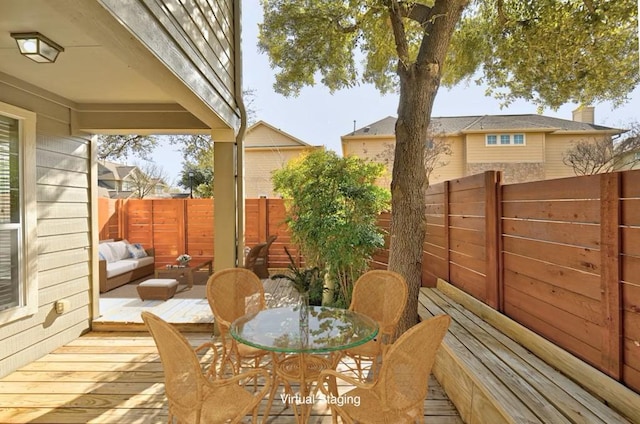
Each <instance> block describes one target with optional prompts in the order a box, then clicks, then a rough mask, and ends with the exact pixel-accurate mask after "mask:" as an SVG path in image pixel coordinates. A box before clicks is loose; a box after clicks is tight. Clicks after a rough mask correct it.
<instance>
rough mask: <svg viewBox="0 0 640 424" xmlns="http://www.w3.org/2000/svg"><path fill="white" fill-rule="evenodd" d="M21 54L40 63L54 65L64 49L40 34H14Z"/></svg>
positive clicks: (12, 34) (12, 35)
mask: <svg viewBox="0 0 640 424" xmlns="http://www.w3.org/2000/svg"><path fill="white" fill-rule="evenodd" d="M11 37H13V38H14V39H15V40H16V43H18V48H19V49H20V54H22V55H23V56H26V57H28V58H29V59H31V60H33V61H34V62H38V63H53V62H55V61H56V59H57V58H58V54H59V53H60V52H63V51H64V48H63V47H62V46H60V45H59V44H57V43H56V42H54V41H51V40H50V39H48V38H47V37H45V36H44V35H42V34H40V33H39V32H12V33H11Z"/></svg>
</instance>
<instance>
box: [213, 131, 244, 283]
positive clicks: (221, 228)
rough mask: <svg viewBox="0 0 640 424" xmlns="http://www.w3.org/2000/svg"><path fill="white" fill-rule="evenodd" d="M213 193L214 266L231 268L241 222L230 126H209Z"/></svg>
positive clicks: (234, 152)
mask: <svg viewBox="0 0 640 424" xmlns="http://www.w3.org/2000/svg"><path fill="white" fill-rule="evenodd" d="M211 137H212V139H213V140H214V143H213V152H214V153H213V170H214V178H213V195H214V200H213V202H214V214H215V220H214V250H215V253H214V256H215V257H214V261H213V263H214V269H215V270H216V271H219V270H221V269H226V268H233V267H235V266H237V265H236V264H237V263H238V261H237V259H238V255H237V252H238V243H237V240H238V235H239V234H242V233H243V231H242V229H241V230H238V228H239V225H241V220H239V218H238V217H239V216H240V214H241V211H242V209H241V208H238V204H239V199H242V197H240V196H242V191H241V190H240V191H239V190H238V182H239V181H238V177H237V175H238V172H237V163H238V162H237V161H238V155H237V150H238V149H237V146H236V143H235V134H234V132H233V130H213V131H212V133H211Z"/></svg>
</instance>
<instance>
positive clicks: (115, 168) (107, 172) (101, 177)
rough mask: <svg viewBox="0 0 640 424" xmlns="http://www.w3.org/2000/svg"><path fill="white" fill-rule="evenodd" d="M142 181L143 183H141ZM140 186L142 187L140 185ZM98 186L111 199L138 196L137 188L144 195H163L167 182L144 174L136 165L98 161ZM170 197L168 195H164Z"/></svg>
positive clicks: (148, 196) (146, 196)
mask: <svg viewBox="0 0 640 424" xmlns="http://www.w3.org/2000/svg"><path fill="white" fill-rule="evenodd" d="M141 181H142V182H144V183H141ZM141 186H142V187H141ZM98 187H100V188H104V189H105V190H101V193H105V196H102V197H110V198H112V199H127V198H129V197H133V198H139V197H140V196H139V193H138V192H139V189H141V188H142V189H143V190H144V192H145V193H144V197H145V198H150V197H165V196H163V195H164V194H165V193H167V189H168V186H167V183H166V182H165V181H164V180H162V179H158V178H151V179H149V177H147V176H145V175H144V172H143V171H142V170H141V169H140V168H138V167H137V166H131V165H120V164H117V163H114V162H107V161H99V162H98ZM166 197H170V196H166Z"/></svg>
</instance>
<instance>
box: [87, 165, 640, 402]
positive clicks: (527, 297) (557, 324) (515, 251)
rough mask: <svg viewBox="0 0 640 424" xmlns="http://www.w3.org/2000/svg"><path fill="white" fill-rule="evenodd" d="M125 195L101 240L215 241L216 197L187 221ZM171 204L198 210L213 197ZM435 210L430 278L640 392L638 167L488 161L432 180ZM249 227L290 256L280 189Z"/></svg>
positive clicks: (250, 239)
mask: <svg viewBox="0 0 640 424" xmlns="http://www.w3.org/2000/svg"><path fill="white" fill-rule="evenodd" d="M100 201H101V202H105V201H107V202H114V201H110V200H109V199H100ZM120 202H121V203H119V204H117V203H116V204H117V205H119V206H117V207H116V206H113V205H104V204H102V203H101V204H100V205H99V211H100V213H101V214H102V213H104V211H107V212H111V215H110V216H108V217H104V216H100V225H101V237H100V238H101V239H105V238H112V237H124V238H128V239H129V240H130V241H132V242H142V243H143V244H144V245H145V247H151V246H154V247H156V255H157V256H158V255H159V257H162V258H167V260H169V261H174V260H175V257H176V256H177V254H179V253H181V252H182V251H181V250H180V244H179V242H180V236H179V235H178V234H176V231H177V229H178V228H180V226H181V225H186V234H187V236H186V239H185V240H184V243H186V244H185V245H184V246H185V247H184V249H185V251H187V252H193V251H198V252H199V251H202V252H203V255H209V251H206V250H204V248H205V246H206V245H207V244H208V245H210V246H211V249H213V247H212V246H213V206H212V204H210V206H206V204H205V203H203V204H199V206H200V207H202V208H203V211H201V212H197V213H198V214H201V215H198V217H197V218H196V217H190V215H187V216H186V218H185V219H183V220H182V221H181V220H180V218H178V217H174V216H173V215H172V212H171V210H174V211H175V213H178V211H179V210H180V207H176V208H173V209H171V207H169V206H167V204H165V203H163V202H167V201H156V200H136V201H133V200H129V201H124V202H122V201H120ZM170 202H178V203H179V202H182V203H181V204H182V205H183V206H182V210H190V209H193V210H194V214H195V213H196V212H195V210H196V209H197V206H196V205H198V203H197V202H206V201H202V200H196V199H194V200H191V199H186V200H171V201H170ZM192 205H193V207H192ZM207 207H208V208H209V209H207ZM158 208H162V209H163V210H162V211H157V210H156V209H158ZM165 209H166V210H165ZM152 218H155V219H159V220H161V221H162V222H161V223H159V224H158V225H156V224H155V222H154V221H152ZM426 220H427V234H426V238H425V242H424V247H423V271H422V276H423V285H427V286H432V285H434V284H435V281H436V279H437V278H442V279H444V280H447V281H449V282H450V283H452V284H454V285H456V286H457V287H459V288H461V289H462V290H464V291H466V292H467V293H469V294H471V295H473V296H474V297H476V298H478V299H479V300H481V301H483V302H485V303H487V304H488V305H490V306H492V307H493V308H495V309H497V310H499V311H501V312H503V313H504V314H506V315H508V316H509V317H511V318H512V319H514V320H515V321H517V322H519V323H521V324H522V325H524V326H526V327H528V328H530V329H531V330H533V331H536V332H537V333H539V334H541V335H543V336H544V337H546V338H548V339H549V340H552V341H553V342H554V343H556V344H557V345H559V346H561V347H563V348H564V349H566V350H568V351H570V352H572V353H573V354H575V355H576V356H578V357H580V358H582V359H583V360H585V361H586V362H588V363H590V364H592V365H593V366H595V367H596V368H598V369H600V370H602V371H603V372H605V373H607V374H608V375H610V376H611V377H612V378H615V379H617V380H619V381H622V382H623V383H624V384H626V385H627V386H628V387H630V388H631V389H633V390H635V391H636V392H639V393H640V171H625V172H621V173H612V174H601V175H594V176H585V177H575V178H565V179H558V180H546V181H539V182H531V183H523V184H510V185H502V184H501V183H500V174H499V173H497V172H495V171H489V172H486V173H484V174H481V175H475V176H471V177H467V178H462V179H458V180H453V181H447V182H444V183H441V184H437V185H434V186H431V187H430V188H429V189H428V191H427V193H426ZM194 221H196V222H197V223H198V224H200V221H201V222H209V221H210V222H211V226H210V227H208V228H209V229H210V233H209V232H208V231H209V230H207V229H206V228H204V227H201V228H199V229H198V230H192V229H190V228H189V227H190V226H192V225H196V224H195V223H194ZM390 221H391V216H390V215H389V214H386V213H385V214H382V215H381V216H380V219H379V225H380V226H381V227H382V228H383V229H385V230H387V231H388V229H389V227H390ZM181 222H182V223H181ZM163 225H164V226H163ZM167 225H168V226H174V227H175V229H176V230H175V231H173V230H171V229H170V228H167ZM123 226H124V227H123ZM207 226H208V224H207ZM246 229H247V231H246V240H247V245H248V246H252V245H254V244H256V243H258V242H263V241H265V240H266V237H267V236H268V235H272V234H275V235H278V239H277V240H276V242H275V243H274V244H273V245H272V248H271V249H270V251H269V266H270V267H274V268H277V267H285V266H286V265H287V258H286V255H285V254H284V246H287V247H291V246H292V244H291V239H290V234H289V232H288V230H287V226H286V224H284V202H283V201H282V200H281V199H248V200H247V201H246ZM183 230H184V229H183ZM193 231H195V232H196V235H197V237H196V235H194V234H193ZM170 234H173V235H172V236H171V237H174V240H175V241H174V242H170V240H169V239H170ZM194 237H195V238H196V239H197V240H198V241H197V243H196V242H194V244H191V242H190V241H189V240H192V239H193V238H194ZM174 245H175V246H178V247H177V248H176V250H171V249H172V248H173V246H174ZM159 248H160V249H161V251H160V252H158V249H159ZM388 248H389V246H388V241H387V244H386V245H385V248H384V249H382V250H381V251H379V252H377V253H376V254H375V255H374V258H373V262H372V266H373V267H374V268H386V267H387V263H388V257H389V253H388ZM194 249H195V250H194ZM198 249H200V250H198ZM165 250H169V251H171V253H166V252H165ZM292 253H294V255H295V257H296V258H297V252H295V251H292ZM210 255H213V250H211V253H210ZM167 263H168V262H167Z"/></svg>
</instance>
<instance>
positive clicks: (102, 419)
mask: <svg viewBox="0 0 640 424" xmlns="http://www.w3.org/2000/svg"><path fill="white" fill-rule="evenodd" d="M186 336H187V338H188V339H189V341H190V343H191V344H192V345H193V346H196V345H199V344H200V343H201V342H203V341H205V340H211V336H210V334H208V333H186ZM70 350H71V351H70ZM132 350H135V351H136V352H134V353H132V352H131V351H132ZM200 359H201V362H202V363H203V364H206V363H207V362H208V361H209V360H210V355H209V354H208V353H205V354H203V355H201V356H200ZM341 387H343V388H345V389H347V388H348V386H341ZM0 405H2V408H0V422H2V423H25V422H33V423H124V422H127V423H129V422H136V423H145V424H146V423H166V421H167V409H166V400H165V396H164V384H163V372H162V364H161V363H160V359H159V356H158V354H157V351H156V349H155V344H154V342H153V339H152V338H151V336H150V335H148V334H147V333H144V332H135V333H133V332H122V333H108V332H91V333H88V334H86V335H84V336H82V337H80V338H79V339H77V340H75V341H73V342H71V343H70V344H69V345H66V346H63V347H61V348H59V349H56V350H55V351H53V352H52V353H50V354H48V355H46V356H45V357H43V358H42V359H40V360H38V361H36V362H33V363H31V364H29V365H27V366H25V367H23V368H21V369H19V370H17V371H16V372H14V373H12V374H9V375H8V376H6V377H5V378H3V379H0ZM265 405H266V400H265V401H263V402H262V404H261V407H260V413H262V411H263V410H264V408H265ZM425 420H426V423H428V424H460V423H462V421H461V420H460V417H459V415H458V414H457V411H456V409H455V407H454V406H453V404H452V403H451V402H450V401H449V400H448V399H447V397H446V395H445V393H444V392H443V390H442V388H441V387H440V386H439V384H438V383H437V381H435V379H433V378H432V379H431V381H430V386H429V395H428V398H427V400H425ZM245 421H246V422H250V420H249V419H248V418H247V419H246V420H245ZM293 422H295V420H294V417H293V414H292V411H291V408H286V407H284V405H283V404H282V402H281V401H280V396H279V395H276V399H275V400H274V405H273V407H272V411H271V417H270V419H269V420H268V423H269V424H290V423H293ZM330 422H331V414H330V411H329V409H328V408H327V406H326V404H324V403H323V402H321V401H320V402H318V403H317V404H316V405H315V406H314V408H313V410H312V416H311V418H310V420H309V423H321V424H325V423H327V424H328V423H330Z"/></svg>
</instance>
